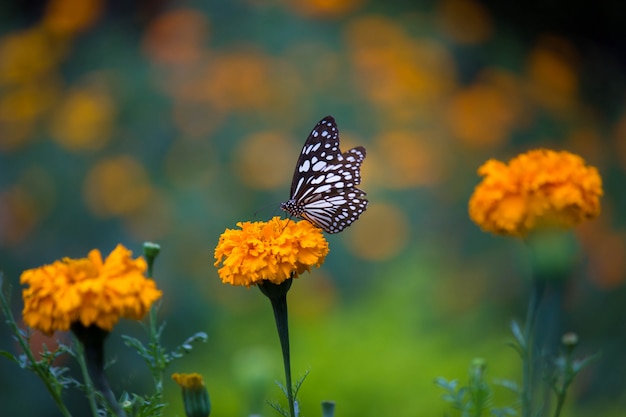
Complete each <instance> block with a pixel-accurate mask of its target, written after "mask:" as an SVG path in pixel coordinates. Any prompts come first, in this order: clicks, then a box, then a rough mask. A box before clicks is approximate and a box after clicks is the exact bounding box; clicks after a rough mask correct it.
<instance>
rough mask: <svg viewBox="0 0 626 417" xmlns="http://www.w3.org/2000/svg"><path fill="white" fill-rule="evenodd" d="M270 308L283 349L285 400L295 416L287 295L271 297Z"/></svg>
mask: <svg viewBox="0 0 626 417" xmlns="http://www.w3.org/2000/svg"><path fill="white" fill-rule="evenodd" d="M271 301H272V309H273V310H274V319H275V320H276V328H277V329H278V338H279V339H280V347H281V349H282V351H283V365H284V367H285V384H286V385H287V386H286V388H287V400H288V401H289V413H290V415H291V417H296V412H295V406H294V398H293V384H292V383H291V357H290V353H289V324H288V320H287V296H286V295H284V296H282V297H280V298H273V299H271Z"/></svg>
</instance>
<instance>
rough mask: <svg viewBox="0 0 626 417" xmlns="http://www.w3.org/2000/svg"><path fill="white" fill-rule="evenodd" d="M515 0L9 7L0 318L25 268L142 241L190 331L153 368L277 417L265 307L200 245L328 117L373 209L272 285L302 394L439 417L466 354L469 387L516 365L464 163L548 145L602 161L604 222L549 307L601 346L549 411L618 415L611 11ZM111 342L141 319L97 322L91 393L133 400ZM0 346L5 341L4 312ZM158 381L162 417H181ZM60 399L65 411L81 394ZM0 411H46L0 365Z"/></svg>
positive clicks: (1, 104) (22, 380)
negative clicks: (106, 388) (284, 285)
mask: <svg viewBox="0 0 626 417" xmlns="http://www.w3.org/2000/svg"><path fill="white" fill-rule="evenodd" d="M518 3H519V2H513V1H495V0H494V1H482V2H481V1H480V0H437V1H435V0H429V1H417V0H416V1H397V2H386V1H374V0H371V1H366V0H343V1H332V0H295V1H288V0H282V1H281V0H273V1H262V0H248V1H167V0H153V1H149V0H144V1H138V2H125V1H122V0H118V1H105V0H50V1H43V0H28V1H15V2H5V3H4V4H3V6H2V8H1V10H0V268H2V270H3V271H4V274H5V280H6V281H8V282H9V283H11V284H12V296H13V299H12V306H13V309H14V312H15V314H16V315H18V316H19V313H20V311H21V308H22V303H21V300H20V286H19V275H20V273H21V271H23V270H24V269H28V268H33V267H37V266H40V265H42V264H45V263H50V262H53V261H54V260H56V259H59V258H62V257H65V256H69V257H75V258H78V257H84V256H86V255H87V253H88V252H89V250H90V249H92V248H99V249H100V250H101V251H102V252H103V253H109V252H110V251H111V250H112V249H113V248H114V247H115V245H116V244H117V243H123V244H124V245H125V246H127V247H129V248H130V249H132V250H133V251H134V253H135V254H136V255H140V254H141V243H142V242H143V241H145V240H152V241H155V242H158V243H160V244H161V245H162V254H161V256H160V257H159V258H158V260H157V264H156V272H155V277H156V280H157V282H158V285H159V287H160V288H161V289H163V291H164V296H163V302H162V308H161V310H160V317H161V318H162V319H163V320H165V321H167V328H166V330H165V334H164V337H165V344H166V345H167V346H170V347H173V346H175V345H176V344H178V343H180V342H182V341H183V340H184V339H185V338H186V337H188V336H189V335H191V334H192V333H195V332H197V331H205V332H207V333H208V335H209V341H208V343H207V344H202V345H198V346H197V347H196V349H195V350H194V351H193V353H192V354H191V355H189V356H188V357H186V358H185V359H184V360H181V361H179V362H176V363H175V364H174V366H173V367H172V369H171V372H200V373H202V374H203V375H204V377H205V380H206V384H207V386H208V388H209V391H210V393H211V396H212V401H213V410H214V412H213V414H214V415H219V416H246V415H249V414H252V413H261V414H263V415H267V416H270V415H274V411H273V410H271V409H270V408H269V407H268V406H267V405H265V404H264V400H266V399H270V400H276V399H281V400H282V394H281V393H280V391H279V389H278V388H277V387H276V386H275V385H274V382H273V381H274V380H276V379H280V380H282V378H283V373H282V368H281V358H280V353H279V352H280V350H279V345H278V338H277V335H276V330H275V328H274V322H273V318H272V312H271V308H270V304H269V302H268V301H267V300H266V299H265V298H264V297H262V296H261V294H260V292H259V291H258V290H257V289H255V288H251V289H245V288H237V287H231V286H227V285H223V284H222V283H221V282H220V280H219V278H218V276H217V273H216V270H215V268H214V267H213V262H214V259H213V249H214V247H215V244H216V243H217V239H218V237H219V235H220V233H221V232H223V231H224V229H225V228H233V227H235V224H236V222H238V221H246V220H252V221H254V220H267V219H269V218H271V217H272V216H273V215H276V214H280V213H279V211H280V210H279V209H278V205H279V203H280V202H281V201H284V200H286V199H287V198H288V192H289V185H290V183H291V176H292V173H293V168H294V166H295V162H296V159H297V156H298V152H299V150H300V148H301V146H302V144H303V143H304V140H305V138H306V136H307V134H308V133H309V132H310V130H311V128H312V127H313V126H314V125H315V123H317V121H318V120H319V119H321V118H322V117H323V116H326V115H327V114H331V115H333V116H334V117H335V118H336V120H337V123H338V125H339V130H340V135H341V143H342V148H343V149H344V150H346V149H348V148H349V147H352V146H356V145H359V144H361V145H364V146H365V147H366V148H367V151H368V155H367V159H366V160H365V162H364V165H363V181H362V188H363V189H364V190H365V191H366V192H367V193H368V198H369V200H370V206H369V208H368V210H367V212H366V213H365V214H364V215H363V216H362V218H361V219H360V220H359V221H358V222H357V223H355V224H354V225H353V226H351V227H350V228H349V229H347V230H346V231H345V232H343V233H341V234H340V235H333V236H329V237H328V240H329V242H330V247H331V253H330V254H329V256H328V257H327V261H326V263H325V264H324V265H323V267H322V268H321V269H319V270H315V271H313V272H312V273H311V274H305V275H304V276H302V277H301V278H300V279H298V280H297V281H296V282H295V283H294V285H293V287H292V291H291V292H290V296H289V297H290V298H289V303H290V326H291V339H292V358H293V359H292V360H293V370H294V373H295V375H297V376H301V375H303V374H304V373H305V372H306V371H307V370H308V371H310V374H309V375H308V377H307V379H306V381H305V383H304V386H303V388H302V391H301V400H302V404H301V409H302V411H303V413H304V415H307V416H314V415H320V413H319V402H320V401H321V400H335V401H337V403H338V405H337V412H338V415H342V416H357V415H361V416H364V415H378V416H397V417H408V416H417V417H420V416H441V415H443V413H444V411H445V410H446V406H445V404H444V403H443V402H442V401H441V399H440V396H441V394H442V392H441V391H440V390H439V389H438V388H437V387H435V385H434V384H433V379H434V378H435V377H437V376H444V377H447V378H459V379H462V380H465V379H466V375H467V369H468V366H469V363H470V361H471V359H472V358H474V357H477V356H482V357H485V358H487V360H488V363H489V368H488V372H489V373H490V375H491V377H500V378H517V377H519V362H518V360H517V357H516V354H515V353H514V352H513V350H512V349H509V348H507V347H506V346H505V344H506V342H507V340H509V334H508V330H507V329H508V326H509V323H510V321H511V320H512V319H513V318H518V319H521V318H522V317H523V315H524V311H525V306H526V300H527V298H528V279H529V276H530V274H529V266H528V264H527V257H526V255H527V254H526V252H525V248H524V246H523V245H522V244H521V242H519V241H517V240H515V239H511V238H502V237H494V236H491V235H487V234H485V233H482V232H481V231H480V230H479V228H478V227H477V226H476V225H474V224H473V223H471V221H470V220H469V218H468V215H467V202H468V199H469V197H470V195H471V193H472V190H473V188H474V186H475V185H476V184H477V183H478V181H479V178H478V177H477V175H476V169H477V168H478V167H479V166H480V165H481V164H482V163H483V162H484V161H486V160H487V159H489V158H492V157H495V158H499V159H502V160H508V159H510V158H512V157H513V156H515V155H516V154H517V153H519V152H524V151H527V150H529V149H532V148H536V147H549V148H554V149H565V150H569V151H571V152H574V153H578V154H580V155H581V156H583V158H585V160H586V161H587V162H588V163H589V164H592V165H594V166H597V167H598V168H599V170H600V172H601V174H602V176H603V179H604V182H605V193H606V195H605V197H604V198H603V200H602V205H603V213H602V215H601V216H600V218H598V219H596V220H594V221H592V222H588V223H587V224H584V225H581V226H580V227H578V228H577V229H576V236H577V237H578V238H579V240H580V243H581V248H582V251H581V256H580V259H579V266H578V267H577V268H576V273H575V274H574V276H572V277H571V280H570V281H569V282H568V283H567V285H566V287H565V290H564V295H563V300H562V302H561V303H560V305H559V306H558V307H559V309H560V313H559V314H560V316H561V318H560V321H561V328H560V331H566V330H567V331H569V330H572V331H576V332H578V333H579V335H580V338H581V348H580V353H581V354H589V353H593V352H596V351H598V350H601V351H602V352H603V356H602V359H601V361H599V362H598V363H596V364H595V365H593V366H592V367H591V368H590V369H588V370H587V371H585V372H584V373H583V374H582V375H581V376H580V378H579V379H578V380H577V382H576V384H575V386H574V388H573V391H572V395H571V397H570V399H569V410H568V412H569V413H570V414H568V415H571V416H598V415H604V416H610V415H615V416H619V415H624V414H623V413H624V411H623V410H625V409H626V377H624V375H626V360H625V359H624V354H623V352H624V347H625V346H626V326H625V323H626V321H625V320H624V319H625V317H626V315H625V314H626V313H625V309H624V303H625V302H626V291H625V286H624V278H625V277H626V256H625V255H626V228H625V227H626V225H625V221H626V216H625V215H624V214H623V213H624V210H625V209H626V199H625V198H624V196H626V194H624V192H623V190H624V185H623V184H624V181H625V179H626V178H625V170H626V111H625V108H624V102H625V92H626V89H625V88H624V87H625V84H626V76H625V74H626V72H625V71H624V70H625V69H626V54H625V53H624V51H625V50H626V49H624V48H625V47H626V34H625V33H624V29H623V23H622V22H623V19H621V20H620V18H619V17H620V16H621V17H623V16H624V15H625V14H626V7H625V6H623V4H622V3H621V2H617V1H607V2H594V3H592V4H589V3H587V2H564V1H555V2H550V3H549V4H543V3H542V2H523V4H522V3H519V4H518ZM122 333H128V334H132V335H135V336H139V335H141V334H142V333H141V330H140V328H139V325H138V324H137V323H129V322H125V323H122V324H120V325H119V326H118V327H116V329H115V330H114V331H113V333H112V334H111V336H110V337H109V340H108V345H107V353H108V356H109V357H110V358H111V359H112V360H114V361H115V362H114V363H113V364H112V365H111V366H110V368H109V369H108V374H109V376H110V381H111V385H112V387H113V389H114V391H115V392H116V393H120V392H122V391H123V390H128V391H136V392H150V391H151V388H150V377H149V374H148V370H147V368H146V367H145V365H144V364H143V363H142V362H141V361H140V360H139V359H137V357H136V356H135V355H133V354H132V352H131V351H130V349H129V348H127V347H126V346H124V345H123V343H122V342H121V340H120V335H121V334H122ZM56 337H57V338H60V339H62V340H67V335H63V334H57V335H56ZM558 337H559V335H558V334H555V335H553V338H556V339H558ZM33 343H34V344H35V347H38V346H40V345H41V344H42V343H47V344H48V345H50V343H52V341H51V340H50V339H45V338H43V336H41V335H39V334H38V335H37V336H36V337H35V339H34V340H33ZM0 349H4V350H15V349H16V346H15V344H14V343H13V341H12V340H11V337H10V334H9V333H8V329H7V327H6V326H0ZM67 365H68V366H71V367H72V368H73V369H74V368H75V365H74V364H73V363H71V362H68V363H67ZM75 375H76V376H77V377H78V373H76V374H75ZM166 388H167V394H168V395H167V400H168V401H169V402H170V406H169V407H168V409H167V412H166V415H170V416H175V415H182V407H181V404H180V399H179V398H178V397H179V391H178V388H177V387H175V386H174V383H173V382H171V381H170V380H169V379H168V380H167V381H166ZM497 395H498V396H499V397H498V398H500V400H499V401H498V402H500V403H505V404H506V403H507V401H510V400H511V398H510V396H509V395H508V394H507V393H506V392H504V391H502V392H497ZM68 398H69V402H70V408H71V409H72V410H74V411H75V412H76V415H82V414H84V413H85V410H86V402H85V400H84V399H83V398H82V396H81V394H80V393H79V392H77V391H76V390H73V391H70V393H69V394H68ZM0 410H2V414H3V415H11V416H57V415H59V413H58V412H57V411H56V410H55V408H54V404H53V402H52V400H51V399H50V398H49V397H48V395H47V393H46V392H45V390H44V388H43V386H42V385H41V383H40V382H39V381H38V380H37V379H36V378H35V377H34V376H32V375H30V374H28V373H26V372H24V371H23V370H21V369H19V367H18V366H17V365H15V364H13V363H10V362H9V361H8V360H0ZM620 410H621V411H620Z"/></svg>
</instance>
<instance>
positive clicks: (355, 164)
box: [280, 116, 367, 233]
mask: <svg viewBox="0 0 626 417" xmlns="http://www.w3.org/2000/svg"><path fill="white" fill-rule="evenodd" d="M364 159H365V148H364V147H362V146H357V147H356V148H352V149H350V150H349V151H347V152H344V153H341V151H340V150H339V130H337V123H335V119H334V118H333V117H332V116H326V117H324V118H323V119H322V120H320V121H319V123H318V124H317V125H316V126H315V127H314V128H313V130H312V131H311V134H309V137H308V138H307V140H306V142H304V146H303V147H302V152H300V157H299V158H298V162H297V163H296V169H295V172H294V174H293V180H292V181H291V194H290V197H289V200H287V201H285V202H284V203H281V204H280V208H281V209H282V210H284V211H286V212H287V213H289V214H290V215H292V216H295V217H300V218H302V219H305V220H308V221H309V222H311V223H313V224H314V225H315V226H317V227H320V228H322V229H324V230H325V231H326V232H327V233H338V232H341V231H342V230H343V229H345V228H346V227H348V226H350V225H351V224H352V223H353V222H354V221H356V220H357V219H358V218H359V216H360V215H361V214H363V212H364V211H365V209H366V208H367V199H365V198H364V196H365V192H363V191H362V190H360V189H358V188H356V186H357V185H359V184H360V183H361V163H362V162H363V160H364Z"/></svg>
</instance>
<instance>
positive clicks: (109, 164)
mask: <svg viewBox="0 0 626 417" xmlns="http://www.w3.org/2000/svg"><path fill="white" fill-rule="evenodd" d="M151 195H152V187H151V186H150V183H149V179H148V174H147V173H146V171H145V169H144V168H143V166H141V165H140V164H139V163H138V162H137V161H135V160H134V159H133V158H132V157H130V156H126V155H123V156H118V157H114V158H109V159H104V160H102V161H100V162H98V163H97V164H96V165H95V166H94V167H93V168H92V169H91V171H89V173H88V174H87V177H86V178H85V182H84V197H85V200H86V202H87V206H88V207H89V209H90V210H91V211H92V212H93V213H94V214H95V215H97V216H100V217H109V216H116V215H128V214H133V213H134V212H136V211H138V210H140V209H142V208H143V207H144V205H145V204H147V203H148V202H149V201H150V197H151Z"/></svg>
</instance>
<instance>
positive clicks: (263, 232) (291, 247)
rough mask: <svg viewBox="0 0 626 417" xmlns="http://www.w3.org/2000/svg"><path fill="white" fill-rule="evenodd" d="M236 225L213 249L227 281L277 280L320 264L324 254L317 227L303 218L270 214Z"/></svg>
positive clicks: (323, 240) (223, 276) (320, 233)
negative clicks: (283, 217)
mask: <svg viewBox="0 0 626 417" xmlns="http://www.w3.org/2000/svg"><path fill="white" fill-rule="evenodd" d="M237 226H238V227H239V228H240V230H231V229H226V230H225V231H224V233H222V235H221V236H220V239H219V241H218V244H217V246H216V248H215V252H214V256H215V263H214V265H215V266H216V267H217V268H218V275H219V276H220V278H221V279H222V282H224V283H227V284H231V285H244V286H247V287H249V286H250V285H255V284H257V283H259V282H260V281H262V280H269V281H271V282H273V283H275V284H280V283H281V282H283V281H285V280H286V279H288V278H290V277H292V276H293V277H297V276H298V275H300V274H301V273H303V272H304V271H308V270H310V267H311V266H313V265H315V266H320V265H321V264H322V263H323V262H324V258H325V257H326V255H327V254H328V242H326V240H325V239H324V236H323V234H322V232H321V230H320V229H318V228H316V227H315V226H313V225H312V224H310V223H309V222H307V221H301V222H294V221H292V220H290V219H280V218H279V217H274V218H273V219H271V220H270V221H268V222H254V223H251V222H239V223H237ZM220 266H221V267H220Z"/></svg>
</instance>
